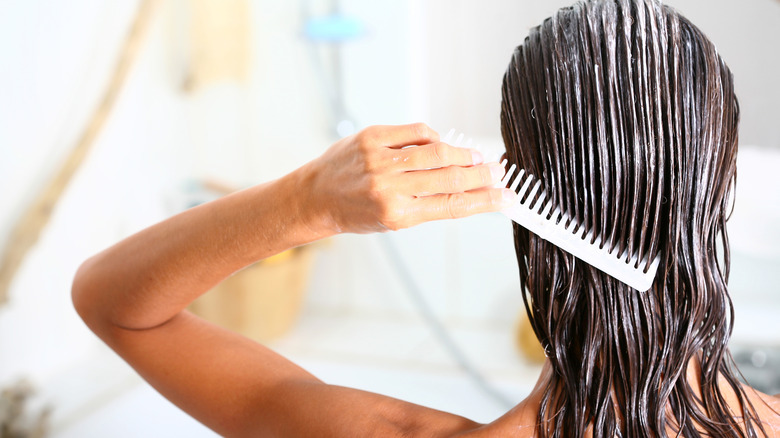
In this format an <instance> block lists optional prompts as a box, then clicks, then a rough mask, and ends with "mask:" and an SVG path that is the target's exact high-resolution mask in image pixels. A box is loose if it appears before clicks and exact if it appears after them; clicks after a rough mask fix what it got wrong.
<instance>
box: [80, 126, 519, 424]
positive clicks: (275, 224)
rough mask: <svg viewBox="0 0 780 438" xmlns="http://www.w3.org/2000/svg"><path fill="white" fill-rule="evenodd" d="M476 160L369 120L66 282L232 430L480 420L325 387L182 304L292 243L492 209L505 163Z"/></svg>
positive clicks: (136, 361)
mask: <svg viewBox="0 0 780 438" xmlns="http://www.w3.org/2000/svg"><path fill="white" fill-rule="evenodd" d="M406 146H414V147H406ZM480 162H481V158H480V156H479V154H478V153H474V152H473V151H470V150H467V149H457V148H454V147H452V146H449V145H446V144H443V143H439V142H438V135H437V134H436V133H435V132H434V131H432V130H431V129H430V128H428V127H427V126H425V125H422V124H414V125H404V126H377V127H371V128H367V129H366V130H363V131H361V132H360V133H358V134H356V135H354V136H351V137H347V138H345V139H342V140H341V141H339V142H337V143H335V144H334V145H333V146H332V147H331V148H330V149H328V151H327V152H326V153H325V154H324V155H323V156H321V157H320V158H318V159H316V160H314V161H312V162H310V163H308V164H306V165H304V166H303V167H301V168H299V169H298V170H296V171H294V172H292V173H291V174H289V175H287V176H285V177H282V178H280V179H278V180H276V181H273V182H269V183H266V184H262V185H258V186H255V187H252V188H249V189H246V190H243V191H241V192H237V193H235V194H232V195H230V196H226V197H224V198H221V199H219V200H217V201H214V202H211V203H208V204H204V205H201V206H198V207H195V208H192V209H190V210H187V211H186V212H184V213H181V214H179V215H177V216H174V217H172V218H170V219H168V220H166V221H163V222H161V223H159V224H157V225H154V226H152V227H150V228H147V229H145V230H143V231H141V232H139V233H137V234H135V235H133V236H131V237H129V238H127V239H125V240H123V241H121V242H119V243H117V244H116V245H114V246H112V247H110V248H108V249H106V250H105V251H103V252H101V253H99V254H97V255H95V256H94V257H92V258H90V259H89V260H87V261H86V262H84V264H83V265H82V266H81V268H80V269H79V271H78V273H77V275H76V278H75V280H74V283H73V292H72V294H73V301H74V305H75V306H76V309H77V311H78V312H79V314H80V315H81V317H82V318H83V319H84V321H85V322H86V323H87V325H88V326H89V327H90V328H91V329H92V330H93V331H94V332H95V333H96V334H97V335H98V336H99V337H100V338H101V339H103V340H104V341H105V342H106V343H107V344H108V345H109V346H110V347H111V348H113V349H114V350H115V351H116V352H117V353H118V354H119V355H120V356H122V357H123V358H124V359H125V360H126V361H127V362H128V363H129V364H130V365H132V366H133V367H134V368H135V369H136V370H137V371H138V372H139V374H141V375H142V376H143V377H144V378H145V379H146V380H147V381H148V382H149V383H150V384H152V385H153V386H154V387H155V388H156V389H157V390H158V391H160V392H161V393H162V394H163V395H164V396H165V397H167V398H168V399H169V400H171V401H172V402H174V403H175V404H177V405H178V406H179V407H181V408H182V409H184V410H185V411H186V412H188V413H189V414H190V415H192V416H193V417H195V418H196V419H198V420H199V421H201V422H203V423H204V424H206V425H207V426H209V427H211V428H212V429H214V430H215V431H217V432H219V433H220V434H223V435H226V436H258V435H262V436H359V435H366V434H368V431H379V430H382V431H384V432H386V433H390V434H391V435H392V434H400V433H406V432H409V431H410V430H422V429H420V428H423V429H425V430H429V431H431V432H439V433H444V434H451V433H454V432H456V431H458V430H462V429H463V428H469V427H474V426H475V425H474V424H473V423H471V422H469V421H468V420H465V419H462V418H459V417H455V416H452V415H449V414H444V413H441V412H438V411H433V410H430V409H426V408H422V407H419V406H415V405H411V404H408V403H404V402H400V401H397V400H393V399H390V398H387V397H382V396H378V395H375V394H369V393H365V392H361V391H356V390H351V389H346V388H339V387H333V386H330V385H325V384H323V383H322V382H320V381H319V380H317V379H316V378H315V377H313V376H311V375H310V374H309V373H307V372H305V371H304V370H302V369H300V368H299V367H297V366H296V365H294V364H293V363H291V362H289V361H287V360H286V359H284V358H283V357H281V356H279V355H277V354H276V353H274V352H272V351H270V350H268V349H266V348H265V347H263V346H261V345H259V344H257V343H255V342H253V341H250V340H248V339H246V338H243V337H241V336H239V335H237V334H235V333H232V332H229V331H227V330H224V329H222V328H220V327H217V326H214V325H212V324H209V323H207V322H205V321H203V320H201V319H199V318H197V317H195V316H193V315H191V314H189V313H188V312H186V311H184V310H183V309H184V308H185V307H186V306H187V305H188V304H189V303H190V302H191V301H192V300H194V299H195V298H197V297H198V296H200V295H201V294H202V293H204V292H205V291H207V290H209V289H210V288H211V287H213V286H214V285H216V284H217V283H219V282H220V281H222V280H223V279H224V278H225V277H227V276H229V275H230V274H232V273H233V272H235V271H237V270H239V269H241V268H242V267H244V266H247V265H249V264H251V263H253V262H256V261H258V260H261V259H263V258H265V257H268V256H271V255H273V254H276V253H279V252H281V251H284V250H286V249H289V248H292V247H295V246H298V245H302V244H305V243H308V242H312V241H315V240H318V239H321V238H324V237H327V236H331V235H334V234H337V233H342V232H357V233H365V232H376V231H386V230H395V229H399V228H405V227H410V226H413V225H416V224H419V223H421V222H425V221H430V220H436V219H444V218H455V217H462V216H467V215H471V214H476V213H482V212H488V211H496V210H498V209H500V208H501V206H502V205H505V203H506V202H507V201H506V200H505V199H504V198H505V197H507V198H509V199H510V200H511V197H512V196H514V195H513V194H512V193H507V192H508V191H506V190H500V189H492V188H487V187H486V186H489V185H490V184H491V183H492V182H495V181H497V179H498V177H499V176H500V174H501V172H502V171H501V169H500V167H499V166H497V165H495V164H494V165H485V164H478V163H480ZM473 164H477V165H473Z"/></svg>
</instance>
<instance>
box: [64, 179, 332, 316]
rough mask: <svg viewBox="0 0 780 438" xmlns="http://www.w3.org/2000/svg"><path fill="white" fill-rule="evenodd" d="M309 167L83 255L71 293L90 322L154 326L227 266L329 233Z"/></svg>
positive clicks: (225, 273)
mask: <svg viewBox="0 0 780 438" xmlns="http://www.w3.org/2000/svg"><path fill="white" fill-rule="evenodd" d="M310 178H311V174H310V166H304V167H303V168H301V169H298V170H297V171H295V172H293V173H291V174H289V175H287V176H285V177H283V178H281V179H279V180H276V181H273V182H270V183H266V184H263V185H259V186H255V187H252V188H249V189H246V190H243V191H241V192H237V193H234V194H231V195H229V196H226V197H224V198H221V199H218V200H216V201H214V202H211V203H208V204H204V205H201V206H198V207H195V208H192V209H190V210H187V211H185V212H183V213H181V214H179V215H177V216H174V217H172V218H170V219H168V220H166V221H163V222H161V223H159V224H157V225H154V226H152V227H150V228H147V229H145V230H143V231H141V232H139V233H137V234H135V235H133V236H131V237H129V238H127V239H125V240H123V241H121V242H119V243H117V244H116V245H114V246H112V247H110V248H108V249H106V250H105V251H103V252H101V253H99V254H97V255H96V256H94V257H92V258H91V259H89V260H87V261H86V262H85V263H84V264H83V265H82V266H81V268H80V269H79V272H78V274H77V276H76V279H75V280H74V287H73V299H74V303H75V305H76V308H77V309H78V311H79V313H80V314H81V315H82V317H83V318H84V320H85V321H86V322H87V323H88V324H89V325H90V326H91V327H92V328H93V330H96V331H98V330H100V328H101V327H103V326H109V327H110V326H118V327H122V328H128V329H145V328H150V327H155V326H157V325H160V324H162V323H164V322H166V321H168V320H169V319H170V318H172V317H173V316H175V315H176V314H177V313H179V312H180V311H181V310H182V309H184V308H185V307H186V306H187V305H188V304H189V303H190V302H191V301H192V300H194V299H195V298H197V297H198V296H200V295H201V294H203V293H204V292H206V291H207V290H209V289H210V288H212V287H213V286H214V285H216V284H217V283H219V282H220V281H222V280H223V279H224V278H225V277H227V276H229V275H230V274H232V273H233V272H235V271H237V270H239V269H241V268H243V267H245V266H247V265H249V264H251V263H253V262H255V261H257V260H261V259H263V258H265V257H269V256H271V255H274V254H276V253H279V252H281V251H284V250H286V249H289V248H293V247H295V246H299V245H302V244H305V243H308V242H312V241H314V240H318V239H321V238H323V237H326V236H328V235H331V234H333V231H332V227H331V226H330V224H329V223H328V220H327V218H326V217H324V215H322V214H319V213H318V212H317V210H316V209H315V208H312V206H311V205H310V203H309V202H308V200H306V199H304V197H305V195H306V186H307V184H309V182H310V181H309V179H310Z"/></svg>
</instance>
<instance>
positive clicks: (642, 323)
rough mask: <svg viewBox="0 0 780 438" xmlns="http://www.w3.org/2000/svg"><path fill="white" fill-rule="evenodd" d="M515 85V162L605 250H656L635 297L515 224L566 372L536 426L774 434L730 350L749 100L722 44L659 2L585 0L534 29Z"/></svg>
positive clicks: (508, 133) (570, 431)
mask: <svg viewBox="0 0 780 438" xmlns="http://www.w3.org/2000/svg"><path fill="white" fill-rule="evenodd" d="M502 94H503V102H502V107H501V128H502V134H503V138H504V142H505V145H506V148H507V157H508V159H509V162H510V163H515V164H517V165H518V166H519V167H520V168H523V169H526V171H527V172H530V173H531V174H533V175H536V176H538V177H540V178H541V180H542V182H543V187H544V189H545V191H546V192H547V193H548V194H549V195H550V196H551V198H552V202H553V203H554V204H553V205H559V206H560V208H561V211H564V212H568V213H569V215H570V216H572V217H574V218H576V220H577V221H578V223H580V224H584V225H585V226H586V227H587V228H588V229H589V230H595V231H596V234H597V235H600V236H602V237H605V238H604V239H603V240H604V241H605V242H606V244H607V245H609V246H610V248H615V249H617V250H620V251H621V253H622V251H623V250H624V249H625V248H626V247H627V248H628V251H629V253H630V254H633V253H634V252H636V251H637V250H639V251H640V252H641V253H643V254H647V253H649V254H652V255H655V254H658V255H660V258H661V261H660V266H659V269H658V274H657V276H656V278H655V281H654V283H653V286H652V288H651V289H650V290H649V291H647V292H638V291H636V290H634V289H632V288H631V287H629V286H628V285H626V284H623V283H621V282H620V281H618V280H616V279H614V278H612V277H610V276H608V275H606V274H604V273H602V272H601V271H599V270H597V269H595V268H593V267H591V266H589V265H588V264H586V263H584V262H582V261H580V260H577V259H575V258H574V257H573V256H571V255H570V254H568V253H565V252H563V251H562V250H560V249H559V248H557V247H555V246H553V245H552V244H550V243H548V242H546V241H544V240H541V239H540V238H538V237H537V236H535V235H534V234H532V233H529V232H528V231H527V230H525V229H524V228H522V227H520V226H518V225H517V224H515V226H514V236H515V248H516V251H517V260H518V265H519V271H520V282H521V285H522V287H523V290H524V301H525V307H526V310H527V312H528V316H529V318H530V319H531V322H532V325H533V328H534V331H535V332H536V335H537V337H538V339H539V341H540V342H541V344H542V346H543V347H544V348H545V351H546V353H547V355H548V358H549V360H550V363H551V364H552V368H553V373H552V377H551V380H550V381H549V384H548V386H547V387H546V388H545V389H544V393H543V398H542V403H541V406H540V408H539V413H538V416H539V420H540V421H539V425H538V430H537V433H538V435H540V436H541V437H581V436H584V434H585V431H586V429H588V428H592V431H593V436H594V437H602V436H603V437H614V436H623V437H638V436H666V433H667V431H668V430H672V431H675V432H676V433H677V432H679V436H685V437H698V436H717V437H746V436H757V432H758V431H759V430H760V431H762V432H764V429H763V427H762V425H761V423H760V421H759V419H758V415H757V413H756V410H755V408H754V407H753V405H752V404H751V403H750V401H749V400H748V398H747V396H746V394H745V392H744V390H743V388H742V386H741V385H740V384H739V381H738V380H737V378H736V375H735V373H736V371H735V367H734V364H733V360H732V359H731V356H730V354H729V352H728V348H727V344H728V341H729V337H730V335H731V331H732V325H733V318H734V313H733V307H732V303H731V300H730V298H729V295H728V289H727V280H728V275H729V265H730V257H729V242H728V237H727V234H726V219H727V217H728V215H729V213H730V207H731V200H730V196H731V192H732V187H733V184H735V178H736V168H735V165H736V153H737V125H738V122H739V105H738V102H737V98H736V96H735V95H734V89H733V78H732V74H731V72H730V71H729V69H728V67H727V66H726V64H725V63H724V62H723V60H722V59H721V57H720V56H719V55H718V52H717V50H716V48H715V46H714V45H713V44H712V43H711V42H710V41H709V40H708V39H707V37H706V36H705V35H704V34H703V33H702V32H701V31H700V30H699V29H698V28H696V26H694V25H693V24H691V22H690V21H688V20H687V19H686V18H685V17H683V16H681V15H680V14H679V13H677V12H676V11H674V10H673V9H671V8H669V7H667V6H665V5H663V4H661V3H660V2H658V1H654V0H604V1H588V2H580V3H577V4H576V5H574V6H572V7H569V8H565V9H562V10H560V11H558V13H557V14H556V15H554V16H553V17H550V18H548V19H547V20H545V21H544V23H543V24H542V25H540V26H538V27H536V28H534V29H532V30H531V31H530V34H529V35H528V37H527V38H526V39H525V41H524V43H523V44H522V45H521V46H519V47H518V48H517V49H516V50H515V51H514V53H513V55H512V59H511V61H510V63H509V67H508V69H507V71H506V74H505V76H504V82H503V89H502ZM692 359H694V360H698V361H700V364H701V373H700V384H699V385H697V388H695V389H694V388H693V382H691V381H689V379H688V375H687V374H686V371H687V366H688V363H689V361H691V360H692ZM719 376H720V382H721V383H723V382H725V383H726V384H727V385H728V386H729V387H730V388H731V390H733V394H735V395H736V397H737V399H738V400H739V402H740V404H741V412H736V413H733V412H731V411H730V409H729V407H728V404H727V401H726V398H725V394H724V392H723V391H722V389H721V386H719ZM699 393H700V394H701V395H700V396H699V395H698V394H699ZM739 417H741V418H739ZM764 433H765V432H764Z"/></svg>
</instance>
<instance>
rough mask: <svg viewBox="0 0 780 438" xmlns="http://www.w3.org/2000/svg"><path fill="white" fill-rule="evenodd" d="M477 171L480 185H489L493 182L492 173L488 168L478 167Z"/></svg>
mask: <svg viewBox="0 0 780 438" xmlns="http://www.w3.org/2000/svg"><path fill="white" fill-rule="evenodd" d="M477 172H478V173H479V182H480V183H481V184H480V185H481V186H483V187H484V186H489V185H491V184H493V174H492V173H491V172H490V168H489V167H487V166H482V167H480V168H479V169H478V170H477Z"/></svg>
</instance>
